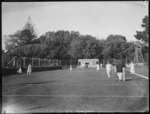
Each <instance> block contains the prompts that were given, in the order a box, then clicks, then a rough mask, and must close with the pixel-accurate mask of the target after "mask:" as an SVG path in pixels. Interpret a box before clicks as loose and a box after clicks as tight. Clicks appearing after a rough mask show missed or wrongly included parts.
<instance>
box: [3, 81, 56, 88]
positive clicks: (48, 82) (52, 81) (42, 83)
mask: <svg viewBox="0 0 150 114" xmlns="http://www.w3.org/2000/svg"><path fill="white" fill-rule="evenodd" d="M50 82H57V81H43V82H30V83H19V84H14V85H7V86H19V85H26V84H43V83H50ZM7 86H5V87H7Z"/></svg>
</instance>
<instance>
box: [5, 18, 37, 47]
mask: <svg viewBox="0 0 150 114" xmlns="http://www.w3.org/2000/svg"><path fill="white" fill-rule="evenodd" d="M36 38H37V32H36V29H35V28H34V24H33V23H32V21H31V18H30V17H29V18H28V21H27V22H26V24H25V25H24V27H23V28H22V29H21V30H18V31H17V32H15V33H14V34H11V35H9V39H8V40H7V42H5V45H6V49H10V48H9V47H12V46H13V45H15V46H16V47H18V46H22V45H28V44H32V42H33V41H34V40H35V39H36ZM11 45H12V46H11Z"/></svg>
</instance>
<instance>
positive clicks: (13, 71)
mask: <svg viewBox="0 0 150 114" xmlns="http://www.w3.org/2000/svg"><path fill="white" fill-rule="evenodd" d="M21 69H22V71H23V73H26V71H27V68H21ZM57 69H62V67H61V66H53V67H34V68H32V72H40V71H47V70H57ZM17 70H18V69H17V68H2V76H8V75H13V74H18V73H17Z"/></svg>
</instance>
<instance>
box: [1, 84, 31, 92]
mask: <svg viewBox="0 0 150 114" xmlns="http://www.w3.org/2000/svg"><path fill="white" fill-rule="evenodd" d="M32 85H33V84H29V85H27V86H24V87H20V88H17V89H13V90H10V91H6V92H3V93H2V94H5V93H9V92H12V91H16V90H19V89H23V88H26V87H29V86H32Z"/></svg>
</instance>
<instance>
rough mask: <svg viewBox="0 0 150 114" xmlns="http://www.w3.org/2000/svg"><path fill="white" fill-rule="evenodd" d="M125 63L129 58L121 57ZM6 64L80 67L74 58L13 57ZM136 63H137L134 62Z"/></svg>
mask: <svg viewBox="0 0 150 114" xmlns="http://www.w3.org/2000/svg"><path fill="white" fill-rule="evenodd" d="M144 57H145V58H144V63H138V65H140V66H148V65H149V58H148V55H147V56H144ZM107 61H108V60H105V59H101V60H98V63H96V64H102V66H103V67H105V65H106V64H107ZM118 61H120V60H116V59H109V62H110V63H111V64H117V62H118ZM123 61H124V63H125V64H129V63H130V62H131V60H128V59H123ZM3 63H7V64H3V65H2V67H18V66H21V67H24V68H26V67H27V66H28V65H29V64H31V65H32V67H51V66H62V67H65V68H69V67H70V65H71V66H72V67H73V68H76V67H80V66H81V63H79V62H78V59H76V60H51V59H41V58H27V57H13V58H12V59H10V60H9V61H7V62H3ZM136 65H137V63H136Z"/></svg>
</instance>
